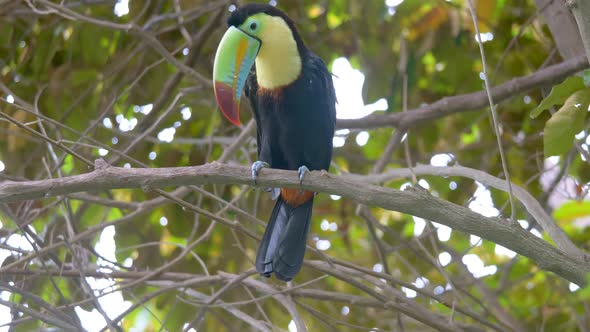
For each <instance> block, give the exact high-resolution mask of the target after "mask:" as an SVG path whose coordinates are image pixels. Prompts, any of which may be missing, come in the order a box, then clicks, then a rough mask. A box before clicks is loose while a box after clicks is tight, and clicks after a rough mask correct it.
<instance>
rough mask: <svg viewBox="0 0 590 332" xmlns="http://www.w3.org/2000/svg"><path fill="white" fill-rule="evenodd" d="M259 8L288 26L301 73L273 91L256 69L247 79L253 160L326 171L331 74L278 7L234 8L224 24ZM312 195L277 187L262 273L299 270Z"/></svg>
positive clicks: (288, 274)
mask: <svg viewBox="0 0 590 332" xmlns="http://www.w3.org/2000/svg"><path fill="white" fill-rule="evenodd" d="M261 12H262V13H266V14H268V15H271V16H279V17H281V18H282V19H283V20H284V21H285V22H286V23H287V24H288V26H289V27H290V30H291V32H292V34H293V38H294V40H295V42H296V43H297V49H298V51H299V56H300V58H301V73H300V75H299V77H298V78H297V79H296V80H295V81H294V82H292V83H290V84H288V85H286V86H283V87H280V88H277V89H264V88H262V87H259V86H258V83H257V79H256V69H255V67H254V68H253V70H252V71H251V73H250V75H249V77H248V80H247V83H246V87H245V94H246V96H247V97H248V99H249V101H250V104H251V106H252V110H253V111H254V118H255V120H256V124H257V127H258V129H257V143H258V160H260V161H264V162H267V163H268V164H269V165H270V167H272V168H278V169H285V170H297V169H299V167H301V166H307V168H308V169H309V170H312V171H313V170H328V169H329V167H330V161H331V158H332V138H333V136H334V127H335V122H336V106H335V103H336V95H335V92H334V85H333V82H332V76H331V74H330V72H329V71H328V69H327V67H326V65H325V63H324V62H323V61H322V59H320V58H319V57H318V56H317V55H315V54H314V53H313V52H311V51H310V50H309V49H308V48H307V47H306V46H305V44H304V43H303V40H302V39H301V37H300V36H299V33H298V32H297V29H296V27H295V24H294V23H293V21H292V20H291V19H290V18H289V17H288V16H286V14H284V13H283V12H282V11H280V10H278V9H277V8H275V7H272V6H269V5H263V4H249V5H246V6H243V7H240V8H238V9H237V10H235V11H234V12H233V13H232V15H231V16H230V18H229V19H228V24H229V25H233V26H236V27H237V26H240V25H241V24H242V23H243V22H244V21H245V20H246V19H247V18H248V17H250V16H251V15H254V14H257V13H261ZM313 197H314V194H313V193H311V192H302V191H300V190H298V189H291V190H286V189H282V190H281V196H280V197H279V198H278V200H277V202H276V205H275V207H274V209H273V212H272V214H271V218H270V221H269V223H268V225H267V228H266V231H265V233H264V236H263V239H262V242H261V244H260V248H259V250H258V255H257V257H256V268H257V270H258V272H260V273H261V274H263V275H265V276H270V275H271V274H272V273H273V272H274V273H275V275H276V277H277V278H279V279H281V280H291V279H292V278H293V277H294V276H295V274H297V272H298V271H299V270H300V269H301V264H302V262H303V256H304V254H305V246H306V239H307V233H308V231H309V225H310V221H311V211H312V205H313Z"/></svg>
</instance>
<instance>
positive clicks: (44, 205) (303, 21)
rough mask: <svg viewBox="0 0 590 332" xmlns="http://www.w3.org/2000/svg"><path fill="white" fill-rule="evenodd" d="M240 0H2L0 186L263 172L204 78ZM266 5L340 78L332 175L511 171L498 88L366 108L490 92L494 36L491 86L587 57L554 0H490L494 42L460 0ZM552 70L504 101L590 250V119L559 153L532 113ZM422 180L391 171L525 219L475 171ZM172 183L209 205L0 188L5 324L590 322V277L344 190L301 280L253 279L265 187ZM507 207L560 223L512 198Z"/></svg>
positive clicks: (487, 13)
mask: <svg viewBox="0 0 590 332" xmlns="http://www.w3.org/2000/svg"><path fill="white" fill-rule="evenodd" d="M240 3H241V2H240V1H200V0H116V1H113V0H82V1H76V0H66V1H51V0H26V1H18V0H17V1H12V0H0V115H2V116H0V185H1V181H2V180H12V181H23V180H43V179H49V178H57V177H66V176H71V175H76V174H81V173H86V172H88V171H90V170H91V169H92V167H91V165H92V162H93V161H94V160H95V159H98V158H103V159H105V160H106V161H107V162H108V163H110V164H112V165H114V166H120V167H133V168H136V167H152V168H156V167H175V166H195V165H201V164H205V163H208V162H211V161H215V160H221V161H223V162H226V163H234V164H240V165H250V164H251V163H252V162H253V161H255V160H256V140H255V137H254V135H253V133H254V130H253V126H252V125H251V124H249V121H250V118H251V117H250V113H249V112H248V111H245V110H246V109H247V105H245V104H246V103H243V104H244V105H243V109H244V110H243V112H242V122H243V123H244V126H243V127H236V126H233V125H232V124H231V123H230V122H229V121H226V120H225V119H224V118H223V117H222V114H221V112H219V110H218V108H217V105H216V103H215V98H214V95H213V90H212V88H211V81H210V78H211V75H212V74H211V72H212V63H213V62H212V61H213V56H214V54H215V50H216V48H217V44H218V42H219V40H220V38H221V36H222V35H223V33H224V32H225V29H226V24H225V19H226V18H227V16H228V15H229V13H230V12H231V11H232V10H235V8H236V6H239V5H240ZM270 3H271V4H272V5H275V6H278V7H279V8H281V9H282V10H284V11H286V12H287V13H288V15H289V16H290V17H291V18H292V19H293V20H294V21H295V22H296V24H297V26H298V28H299V31H300V33H301V35H302V36H303V38H304V40H305V41H306V43H307V45H308V47H309V48H310V49H312V50H313V51H314V52H315V53H317V54H318V55H320V57H321V58H323V59H324V61H325V62H326V64H328V67H329V68H330V70H331V71H332V73H333V75H334V84H335V87H336V92H337V97H338V105H337V111H338V118H339V119H340V120H339V125H338V128H339V130H338V131H337V132H336V134H335V137H334V146H335V150H334V158H333V164H332V168H331V170H330V172H331V173H334V174H346V173H355V174H361V175H366V174H377V173H382V172H387V171H388V170H393V169H399V168H407V167H409V166H415V165H418V164H422V165H431V166H438V167H446V166H451V165H454V164H461V165H463V166H467V167H470V168H474V169H477V170H481V171H483V172H485V173H488V174H489V175H492V176H497V177H500V178H504V172H503V170H502V164H501V161H500V155H499V147H498V144H497V141H496V136H495V135H494V128H493V126H492V124H491V122H490V116H489V111H488V109H489V107H487V103H483V104H481V105H480V106H478V107H463V108H461V107H459V108H457V109H456V110H455V111H444V112H443V111H441V112H440V114H436V112H434V113H433V112H431V113H430V114H431V116H430V117H429V118H426V119H422V120H416V121H412V122H409V123H406V124H405V125H404V126H400V124H399V123H395V122H387V121H383V123H382V124H379V125H370V126H368V125H366V124H365V122H364V120H365V119H367V118H366V117H367V116H383V119H385V118H386V116H395V114H397V113H402V112H404V111H407V112H413V111H417V110H418V111H419V110H420V108H421V107H426V105H429V104H432V103H434V102H436V101H438V100H440V99H442V98H444V97H449V96H454V95H463V94H467V93H472V92H477V91H481V90H483V89H484V81H483V78H484V76H483V71H484V67H483V63H482V58H481V55H480V50H479V45H478V43H481V44H482V45H483V49H484V50H485V55H486V60H487V63H486V64H487V68H486V69H487V73H488V78H489V80H490V83H491V84H492V86H493V85H498V84H501V83H504V82H507V81H509V80H511V79H513V78H515V77H519V76H525V75H530V74H532V73H534V72H536V71H538V70H542V69H543V68H546V67H548V66H551V65H554V64H557V63H560V62H563V61H568V60H572V59H576V57H578V56H580V55H583V54H584V49H583V46H582V43H581V40H580V37H579V33H578V30H577V26H576V24H575V21H573V18H572V16H571V14H570V13H569V12H568V11H567V9H566V8H565V7H564V4H563V3H562V1H541V0H537V1H532V0H526V1H523V0H502V1H491V0H479V1H475V2H474V5H475V6H476V13H477V17H478V21H479V31H480V34H479V35H477V34H476V31H475V28H474V24H473V21H472V18H471V15H470V12H469V3H468V1H463V0H453V1H442V0H420V1H403V0H387V1H382V0H371V1H364V0H330V1H327V0H324V1H303V0H301V1H296V0H290V1H286V0H285V1H281V0H277V1H271V2H270ZM560 15H561V16H560ZM556 20H557V21H556ZM585 67H587V63H586V64H585V65H583V66H582V68H585ZM582 68H580V69H582ZM573 72H575V71H573ZM573 72H571V73H570V74H573ZM562 76H563V75H562ZM566 76H567V75H566ZM563 77H565V76H563ZM563 77H562V78H563ZM546 83H547V82H546ZM555 83H556V82H555ZM550 87H551V86H550V85H549V86H546V85H539V86H535V87H533V88H534V89H531V90H530V91H527V92H522V91H518V92H516V93H512V94H511V93H510V92H509V93H508V96H510V98H507V99H506V98H504V99H505V100H503V101H502V102H501V103H499V104H498V107H497V111H498V115H499V118H498V119H499V123H500V132H501V136H500V138H501V142H502V146H503V149H504V152H505V154H506V158H507V162H508V169H509V171H510V176H511V180H512V181H513V183H515V184H517V185H519V186H522V187H523V188H524V189H525V190H526V191H528V193H530V195H532V196H533V197H534V198H535V199H536V200H537V201H538V202H539V203H540V205H541V206H542V207H543V208H544V209H545V210H546V211H547V212H548V213H549V214H552V215H553V217H554V219H555V221H556V222H557V223H558V225H559V226H560V227H561V228H562V229H563V230H564V231H565V232H566V234H567V235H568V236H569V237H570V238H571V239H572V240H573V242H574V243H575V244H576V245H577V246H578V247H581V248H587V246H588V243H589V242H588V241H590V232H589V231H588V228H587V226H588V223H587V221H588V218H587V216H588V215H590V212H589V211H590V208H589V205H588V203H587V202H586V201H585V200H586V199H587V193H588V181H590V180H589V177H590V176H589V175H590V169H589V164H588V160H587V159H588V144H590V138H589V137H588V133H589V131H588V130H587V129H588V127H587V126H586V127H585V129H586V130H582V131H581V132H579V133H578V134H577V135H576V136H575V139H574V140H575V142H574V143H572V142H571V141H570V143H569V145H567V146H566V147H567V152H566V153H563V154H561V155H560V156H553V157H550V156H549V155H546V154H545V153H544V144H543V136H542V133H543V128H544V126H545V123H546V121H547V120H548V119H549V117H550V113H549V112H545V113H543V114H541V115H540V116H539V117H537V118H534V119H533V118H531V116H530V113H531V111H532V110H533V109H535V108H536V107H537V105H538V104H539V103H540V102H541V100H542V99H543V98H544V97H545V96H547V94H548V93H549V91H550ZM453 102H455V103H458V101H456V100H455V101H453ZM248 124H249V125H248ZM240 134H243V135H244V137H246V139H239V140H236V137H238V135H240ZM385 174H387V173H385ZM408 174H409V173H406V174H405V175H402V176H399V175H397V176H396V175H395V174H394V175H392V176H389V177H386V178H385V180H384V183H383V185H384V186H386V187H390V188H395V189H403V188H405V187H407V186H409V185H412V184H419V185H420V186H422V187H424V188H426V189H428V190H429V191H430V192H431V193H432V194H434V195H436V196H438V197H440V198H442V199H444V200H448V201H450V202H453V203H455V204H457V205H461V206H465V207H468V208H470V209H472V210H474V211H476V212H479V213H481V214H483V215H485V216H498V215H502V216H505V217H507V216H510V215H511V211H510V205H509V202H508V194H506V193H505V192H503V191H499V190H496V189H493V188H489V187H487V186H484V185H483V184H482V183H480V182H479V181H476V180H477V179H471V178H467V177H458V176H432V175H418V176H415V177H412V176H408ZM166 190H167V191H169V192H170V193H171V194H172V195H174V196H175V197H176V199H177V200H183V201H185V202H187V203H189V204H191V206H194V207H196V208H195V209H191V208H186V207H185V208H183V207H182V204H179V203H178V202H174V201H170V200H168V199H166V198H164V197H162V196H160V195H158V194H156V193H154V192H152V191H150V190H112V191H109V192H98V191H97V192H92V191H91V192H86V193H79V194H73V195H69V196H65V197H64V196H59V197H51V198H45V199H40V200H34V201H20V202H14V203H3V204H0V261H3V263H2V266H3V268H4V270H3V271H2V272H3V273H2V274H0V286H1V287H0V290H1V291H2V292H1V293H0V298H1V301H2V302H0V324H4V325H2V326H3V327H2V328H0V329H1V330H3V331H31V330H38V329H41V330H45V329H48V328H50V327H58V328H63V329H67V328H74V329H81V328H83V329H86V330H89V331H99V330H101V329H103V328H104V329H111V330H113V331H115V330H118V329H119V330H124V331H164V330H168V331H179V330H183V329H184V330H192V331H239V330H263V331H265V330H266V331H275V330H277V331H280V330H288V331H290V332H292V331H297V330H298V329H297V327H296V326H297V324H296V323H298V320H300V321H304V322H305V325H306V326H307V329H308V330H310V331H330V330H331V331H424V330H430V329H433V327H432V324H431V323H428V322H429V321H436V320H439V321H443V322H447V321H448V322H452V323H453V324H456V325H454V326H455V327H462V328H466V329H473V330H497V331H505V330H531V331H541V330H547V331H554V330H562V331H577V330H580V331H588V330H590V322H589V321H588V317H590V307H589V303H588V301H587V299H588V295H589V294H590V291H588V290H587V289H579V288H578V286H576V285H575V284H572V283H570V282H568V281H566V280H565V279H562V278H560V277H558V276H556V275H554V274H552V273H549V272H546V271H543V270H542V269H540V268H539V267H538V266H537V265H535V264H533V263H531V261H530V260H529V259H528V258H526V257H522V256H518V255H516V253H515V252H514V251H511V250H510V249H507V248H504V247H502V246H500V245H496V244H494V243H493V242H489V241H487V240H482V239H481V238H479V237H477V236H473V235H469V234H464V233H460V232H457V231H453V230H452V229H451V228H449V227H447V226H444V225H441V224H438V223H436V220H424V219H421V218H417V217H413V216H411V215H406V214H402V213H398V212H395V211H386V210H383V209H379V208H372V207H368V208H367V207H359V206H358V204H357V203H356V202H354V201H353V200H350V199H347V198H342V197H339V196H334V195H328V194H319V195H318V197H316V200H315V207H314V215H313V224H312V229H311V231H310V238H309V239H308V244H309V246H310V247H312V248H315V249H316V250H308V251H307V256H306V258H307V260H308V264H307V265H305V266H304V268H303V269H302V271H301V272H300V273H299V275H298V276H297V277H296V278H295V279H294V280H293V282H292V285H291V286H292V287H296V290H295V291H292V292H287V293H281V292H282V291H284V287H285V284H284V283H281V282H278V281H277V280H275V279H270V280H268V279H264V278H261V277H259V276H257V275H252V276H248V277H247V278H246V279H245V280H240V281H236V278H237V277H238V276H239V275H240V274H242V273H244V272H246V271H248V270H250V269H251V268H252V267H253V260H254V258H255V251H256V249H257V246H258V241H257V240H255V239H253V238H252V237H251V236H249V234H256V235H257V236H261V235H262V232H263V229H264V224H265V223H266V221H267V220H268V216H269V213H270V211H271V209H272V206H273V205H274V202H273V201H271V199H270V196H269V195H268V194H267V193H264V192H261V191H259V190H255V189H253V188H251V187H249V186H238V185H226V186H221V185H216V186H213V185H207V186H201V187H190V188H188V187H180V188H166ZM230 203H231V204H230ZM199 209H201V210H199ZM199 211H200V212H199ZM204 212H209V213H210V214H213V215H215V216H216V217H217V218H220V219H215V218H213V217H212V216H211V215H207V214H204ZM515 216H516V218H517V219H518V222H519V223H520V225H521V226H522V227H524V228H526V229H528V230H530V231H531V233H532V234H534V235H536V236H539V237H544V236H545V239H547V237H546V234H545V233H543V231H542V229H541V228H539V226H538V225H537V224H536V222H535V221H534V219H532V218H531V217H530V215H528V213H527V212H526V210H525V209H524V208H522V207H521V206H520V205H517V209H516V211H515ZM40 250H43V252H42V253H39V251H40ZM27 255H32V256H30V257H29V258H27V259H23V257H26V256H27ZM330 264H334V265H330ZM7 267H8V268H9V270H10V271H11V272H7V271H8V268H7ZM232 282H235V284H234V285H233V286H234V287H231V288H230V289H225V288H223V287H224V286H225V285H231V284H232ZM277 294H278V295H277ZM285 294H287V295H288V296H287V295H285ZM33 295H35V296H33ZM384 298H385V299H384ZM388 301H393V303H394V304H393V305H392V304H390V303H388ZM404 301H408V302H404ZM396 303H397V305H398V306H396ZM399 306H401V308H400V307H399ZM294 311H296V312H297V315H294V314H293V312H294ZM117 325H119V326H120V327H116V326H117ZM299 330H301V327H300V328H299Z"/></svg>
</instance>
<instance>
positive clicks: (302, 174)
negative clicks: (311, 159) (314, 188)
mask: <svg viewBox="0 0 590 332" xmlns="http://www.w3.org/2000/svg"><path fill="white" fill-rule="evenodd" d="M309 172H310V171H309V168H307V166H305V165H303V166H301V167H299V169H298V170H297V174H299V184H300V185H302V184H303V179H304V178H305V174H307V173H309Z"/></svg>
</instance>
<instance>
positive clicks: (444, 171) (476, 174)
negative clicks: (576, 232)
mask: <svg viewBox="0 0 590 332" xmlns="http://www.w3.org/2000/svg"><path fill="white" fill-rule="evenodd" d="M413 174H415V175H435V176H460V177H464V178H469V179H472V180H474V181H478V182H480V183H482V184H483V185H485V186H489V187H492V188H496V189H498V190H502V191H505V192H508V186H507V184H506V181H505V180H503V179H500V178H497V177H495V176H492V175H490V174H488V173H486V172H483V171H480V170H478V169H473V168H469V167H465V166H460V165H455V166H451V167H435V166H430V165H416V166H415V167H413V168H412V169H409V168H397V169H392V170H389V171H387V172H385V173H382V174H375V175H369V176H362V175H356V174H350V177H351V178H352V179H353V180H357V181H362V182H368V183H372V184H379V183H384V182H387V181H391V180H393V179H400V178H408V177H410V176H412V175H413ZM512 187H513V189H514V196H515V197H516V198H517V200H518V201H519V202H520V203H521V204H522V205H523V206H524V207H525V209H526V210H527V212H528V213H529V214H530V215H531V216H532V217H533V218H535V220H536V221H537V222H538V223H539V225H541V227H542V228H543V230H544V231H545V232H547V234H549V237H550V238H551V240H553V241H554V242H555V244H556V245H557V247H558V248H559V249H561V250H563V251H564V252H565V253H567V254H569V255H573V256H574V257H578V258H579V259H583V258H584V256H585V255H586V253H584V252H583V251H582V250H580V249H579V248H578V247H576V246H575V245H574V244H573V242H572V241H571V240H570V239H569V238H568V237H567V235H566V234H565V233H564V232H563V230H562V229H561V228H560V227H559V226H558V225H557V224H556V223H555V221H554V220H553V218H551V216H550V215H548V214H547V212H546V211H545V209H544V208H543V207H542V206H541V204H539V202H538V201H537V200H536V199H535V198H534V197H533V196H531V194H529V192H528V191H526V190H524V189H523V188H522V187H520V186H517V185H515V184H512Z"/></svg>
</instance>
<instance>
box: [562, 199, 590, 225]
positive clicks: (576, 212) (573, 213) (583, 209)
mask: <svg viewBox="0 0 590 332" xmlns="http://www.w3.org/2000/svg"><path fill="white" fill-rule="evenodd" d="M586 216H590V202H589V201H569V202H566V203H564V204H563V205H561V206H560V207H558V208H557V209H555V211H553V218H555V220H557V222H558V223H560V224H561V223H562V222H571V221H573V220H575V219H578V218H583V217H586Z"/></svg>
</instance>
